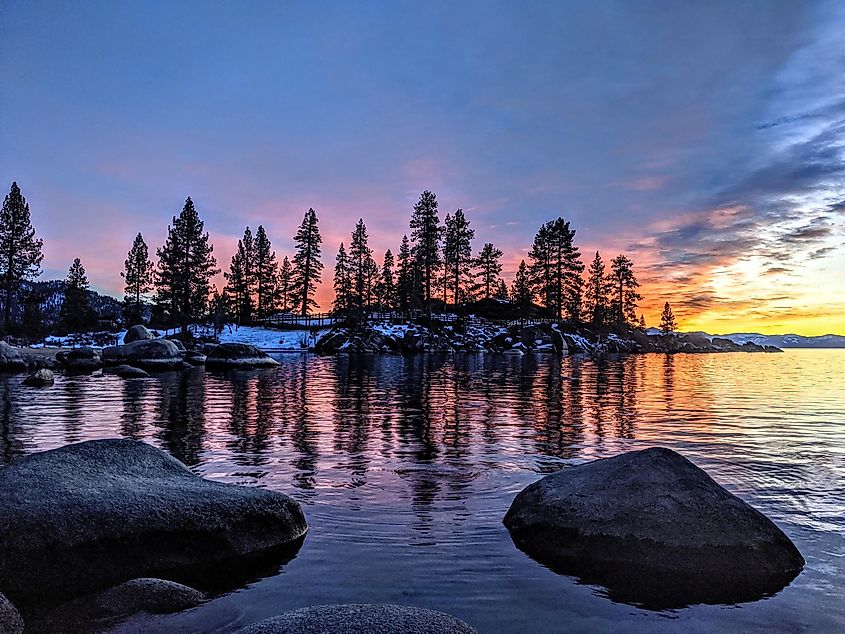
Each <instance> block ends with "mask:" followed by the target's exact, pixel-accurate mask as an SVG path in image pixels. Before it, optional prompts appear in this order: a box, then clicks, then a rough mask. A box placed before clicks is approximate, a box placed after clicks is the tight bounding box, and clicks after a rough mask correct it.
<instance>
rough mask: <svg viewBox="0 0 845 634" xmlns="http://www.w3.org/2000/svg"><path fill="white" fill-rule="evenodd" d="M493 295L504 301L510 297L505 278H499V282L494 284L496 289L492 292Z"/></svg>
mask: <svg viewBox="0 0 845 634" xmlns="http://www.w3.org/2000/svg"><path fill="white" fill-rule="evenodd" d="M493 297H494V298H495V299H501V300H504V301H507V300H508V299H510V296H509V295H508V285H507V284H505V280H503V279H501V278H499V283H498V285H497V286H496V290H495V292H494V293H493Z"/></svg>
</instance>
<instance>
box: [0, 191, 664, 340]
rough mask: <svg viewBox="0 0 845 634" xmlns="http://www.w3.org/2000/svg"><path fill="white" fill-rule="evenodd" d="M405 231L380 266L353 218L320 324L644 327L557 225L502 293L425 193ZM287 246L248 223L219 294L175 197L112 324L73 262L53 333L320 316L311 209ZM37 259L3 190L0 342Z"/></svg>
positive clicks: (204, 244) (14, 320)
mask: <svg viewBox="0 0 845 634" xmlns="http://www.w3.org/2000/svg"><path fill="white" fill-rule="evenodd" d="M408 229H409V231H408V232H407V233H406V234H405V235H403V236H402V237H401V239H399V240H398V241H397V242H398V248H397V250H396V253H395V254H394V252H393V250H391V249H388V250H387V251H386V252H385V253H384V254H383V255H382V257H381V258H380V260H381V262H380V263H379V262H377V261H376V257H375V254H374V253H373V249H372V248H371V247H370V246H369V233H368V229H367V226H366V224H365V221H364V219H363V218H361V219H359V220H358V221H357V223H356V224H355V226H354V229H353V230H352V233H351V235H350V239H349V240H348V241H343V242H341V243H340V244H339V245H338V247H337V251H336V256H335V258H334V272H333V276H332V280H331V284H332V288H333V290H334V300H333V302H332V306H331V312H332V314H334V315H339V316H343V317H344V318H345V319H346V320H348V321H349V322H350V323H354V322H356V321H362V320H364V321H365V320H366V317H367V315H369V314H371V313H374V312H379V313H384V312H390V313H392V314H396V315H400V316H401V315H412V314H413V315H420V314H424V315H427V316H429V317H430V316H431V315H433V314H439V313H455V314H462V313H463V314H466V313H467V312H468V311H471V310H472V309H473V307H474V306H477V305H478V304H479V303H483V302H487V303H488V304H489V302H490V301H491V300H495V301H498V302H500V303H502V304H507V305H508V306H509V310H508V314H510V315H512V316H514V317H517V318H523V317H542V318H551V319H555V320H559V321H560V322H561V323H562V324H563V325H566V326H568V327H571V328H589V329H592V330H594V331H608V332H609V331H619V330H620V329H631V328H634V329H643V328H645V320H644V318H643V316H642V315H641V314H640V315H638V313H637V309H638V306H639V302H640V301H641V300H642V295H641V294H640V293H639V291H638V289H639V283H638V281H637V277H636V274H635V271H634V263H633V261H632V260H631V259H630V258H629V257H627V256H626V255H625V254H619V255H617V256H616V257H614V258H612V259H611V260H610V262H609V263H605V260H604V259H603V257H602V255H601V254H600V253H599V252H596V253H595V255H594V257H593V258H592V260H591V261H590V264H589V266H587V265H586V264H585V261H584V259H583V256H582V253H581V250H580V248H579V247H578V245H577V243H576V240H575V236H576V229H575V228H574V227H572V226H571V225H570V223H569V222H568V221H567V220H565V219H564V218H562V217H558V218H556V219H553V220H549V221H548V222H545V223H544V224H542V225H541V226H540V227H539V229H538V230H537V232H536V234H535V236H534V240H533V242H532V244H531V246H530V249H529V251H528V257H527V259H523V260H522V261H521V262H520V264H519V266H518V269H517V271H516V274H515V276H514V278H513V280H512V281H511V283H510V285H508V284H507V283H506V281H505V279H504V278H503V277H502V263H501V260H502V257H503V255H504V254H503V252H502V250H501V249H499V248H497V247H496V245H495V244H493V243H492V242H484V243H483V244H482V246H481V247H480V248H477V249H475V248H474V241H475V238H476V231H475V229H474V228H473V227H472V222H471V220H470V219H469V218H468V217H467V215H466V214H465V213H464V211H463V210H462V209H457V210H455V211H454V212H448V213H446V215H445V217H444V218H443V220H442V221H441V218H440V210H439V206H438V202H437V197H436V195H435V194H434V193H433V192H431V191H428V190H426V191H424V192H423V193H422V194H421V195H420V198H419V200H418V202H417V203H416V204H415V205H414V207H413V210H412V212H411V216H410V221H409V223H408ZM293 241H294V252H293V253H292V254H291V255H290V256H289V255H287V254H277V252H276V251H275V250H274V249H273V245H272V242H271V239H270V237H269V236H268V234H267V232H266V230H265V228H264V227H263V226H262V225H259V226H258V227H257V229H256V231H255V233H254V234H253V232H252V229H251V227H249V226H247V227H246V228H245V229H244V233H243V236H242V238H241V239H239V240H238V243H237V248H236V250H235V254H234V255H233V257H232V259H231V262H230V263H229V266H228V268H227V270H226V271H225V272H223V277H224V280H225V285H224V286H223V287H222V288H218V287H217V286H216V285H215V284H214V283H213V278H214V277H215V276H216V275H217V274H219V273H220V272H221V269H220V267H219V264H218V261H217V259H216V257H215V256H214V245H213V244H211V241H210V238H209V234H208V232H207V231H206V230H205V225H204V222H203V220H202V218H201V217H200V214H199V212H198V211H197V209H196V207H195V205H194V202H193V200H192V199H191V198H190V197H188V198H187V199H186V200H185V203H184V205H183V207H182V210H181V212H180V213H179V214H178V215H177V216H173V217H172V219H171V222H170V224H169V225H168V228H167V237H166V240H165V242H164V244H163V245H161V246H160V247H158V248H156V249H155V252H154V254H152V255H151V252H150V247H149V246H148V245H147V243H146V241H145V240H144V237H143V235H142V234H141V233H138V234H137V235H136V237H135V239H134V241H133V244H132V245H131V248H130V249H129V251H128V254H127V257H126V260H125V261H124V263H123V270H122V271H121V272H120V275H121V277H122V279H123V283H124V297H123V301H122V302H121V309H122V310H121V313H122V315H120V316H114V315H109V316H106V315H103V314H102V313H103V311H100V310H97V307H95V306H92V305H91V301H90V293H89V283H88V279H87V275H86V272H85V267H84V265H83V263H82V262H81V260H80V259H79V258H76V259H75V260H74V261H73V262H72V263H71V265H70V268H69V270H68V275H67V279H66V280H65V283H64V297H63V301H62V305H61V310H60V314H59V318H58V320H57V323H55V324H52V325H53V326H55V327H56V328H57V329H58V331H59V332H83V331H86V330H92V329H95V328H97V327H98V325H101V323H100V322H102V321H103V319H104V318H110V319H112V320H117V321H120V322H122V324H129V325H131V324H133V323H148V324H150V325H152V326H154V327H160V328H174V327H175V328H179V329H181V331H182V332H183V333H188V331H189V325H190V324H193V323H214V324H218V325H220V324H225V323H236V324H240V325H251V324H255V323H261V322H262V320H265V319H267V318H268V317H271V316H273V315H276V314H279V313H283V314H296V315H301V316H308V315H310V314H312V313H313V312H314V311H316V310H317V309H319V308H320V307H319V306H318V304H317V302H316V300H315V296H316V293H317V290H318V287H319V286H320V285H321V284H323V282H324V279H323V277H324V274H323V271H324V266H325V264H324V261H323V260H324V255H323V239H322V235H321V232H320V228H319V220H318V217H317V213H316V211H315V210H314V209H313V208H312V209H309V210H308V211H307V212H305V215H304V217H303V220H302V222H301V224H300V226H299V228H298V230H297V232H296V234H295V235H294V238H293ZM153 257H154V258H155V261H154V260H153ZM42 259H43V241H42V239H41V238H38V237H37V235H36V231H35V228H34V227H33V226H32V223H31V219H30V211H29V205H28V204H27V202H26V199H25V198H24V196H23V194H22V193H21V190H20V188H19V187H18V185H17V183H12V186H11V190H10V192H9V194H8V195H7V196H6V198H5V200H4V203H3V210H2V228H0V285H2V288H0V291H2V293H0V301H2V304H3V313H2V315H3V323H2V331H3V333H5V334H15V335H27V334H30V333H37V332H42V331H43V329H44V327H45V325H46V324H45V323H44V308H45V307H44V306H43V298H42V297H39V295H38V291H37V290H34V289H37V285H36V284H33V282H34V280H36V279H37V278H38V277H39V276H40V275H41V267H40V265H41V261H42ZM326 282H328V281H327V280H326ZM661 321H662V323H661V327H662V329H663V330H664V332H670V331H674V330H676V329H677V323H676V320H675V318H674V315H673V314H672V311H671V307H670V306H669V305H668V303H667V304H666V306H665V307H664V312H663V315H662V320H661Z"/></svg>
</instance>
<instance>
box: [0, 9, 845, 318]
mask: <svg viewBox="0 0 845 634" xmlns="http://www.w3.org/2000/svg"><path fill="white" fill-rule="evenodd" d="M843 32H845V5H842V4H841V3H835V2H831V3H824V2H821V3H814V2H808V1H793V2H774V1H771V2H762V1H759V2H707V3H689V2H639V1H638V2H519V3H517V2H460V3H456V2H424V3H423V2H418V3H403V2H362V3H346V2H307V3H305V2H303V3H282V2H196V3H193V2H181V1H180V2H161V3H156V2H137V3H133V2H85V3H67V2H55V3H53V2H38V1H29V2H19V1H17V0H0V73H2V77H3V89H2V91H0V141H2V143H0V175H2V178H3V180H4V181H5V182H6V184H5V185H3V186H4V187H8V185H9V184H10V183H11V181H12V180H16V181H17V182H18V183H19V185H20V186H21V188H22V189H23V192H24V194H25V195H26V196H27V199H28V201H29V202H30V206H31V208H32V214H33V219H34V222H35V223H36V226H37V228H38V231H39V233H40V235H42V236H43V237H44V238H45V250H46V253H47V257H46V259H45V269H46V273H47V275H49V276H51V277H58V276H63V275H64V272H65V271H66V269H67V266H68V265H69V264H70V261H71V260H72V258H73V257H77V256H79V257H81V258H82V260H83V263H85V264H86V266H87V268H88V270H89V274H90V275H89V276H90V278H91V281H92V283H93V284H94V285H95V286H96V287H98V288H100V289H104V290H108V291H111V292H118V291H119V290H120V277H119V275H118V273H119V271H120V267H121V264H122V261H123V258H124V257H125V253H126V250H127V249H128V248H129V246H131V241H132V237H133V236H134V234H135V233H136V232H137V231H142V232H143V233H144V235H145V237H146V238H147V240H148V242H149V243H150V244H151V245H152V246H156V245H158V244H160V243H161V242H162V241H163V238H164V233H165V229H166V225H167V222H168V220H169V218H170V217H171V216H172V215H174V214H176V213H178V211H179V209H180V208H181V204H182V202H183V201H184V198H185V197H186V196H187V195H190V196H191V197H192V198H193V199H194V201H195V202H196V204H197V207H198V209H199V211H200V213H201V214H202V215H203V217H204V218H205V219H206V223H207V228H208V229H209V230H210V231H211V233H212V236H213V237H214V241H215V246H216V253H217V254H218V258H219V260H220V263H221V265H223V266H224V268H225V266H227V265H228V260H229V257H230V256H231V253H232V251H233V248H234V244H235V242H236V237H237V236H238V235H239V234H240V233H241V232H242V231H243V227H244V225H246V224H250V225H252V226H253V228H254V227H255V225H257V224H259V223H263V224H264V225H265V227H266V228H267V229H268V232H269V234H270V237H271V239H273V240H274V244H275V246H276V248H277V250H278V251H280V252H289V251H290V246H291V245H290V238H291V236H292V235H293V232H294V230H295V227H296V225H297V224H298V223H299V221H300V220H301V217H302V214H303V212H304V211H305V210H306V209H307V208H308V207H314V208H315V209H316V210H317V212H318V215H319V217H320V220H321V225H322V229H323V233H324V238H325V257H324V260H325V261H326V262H327V263H331V262H332V261H333V259H334V253H335V250H336V247H337V243H338V242H339V241H340V240H342V239H346V236H347V235H348V233H349V232H350V231H351V230H352V228H353V225H354V222H355V220H356V219H357V218H358V217H363V218H364V219H365V221H366V222H367V224H368V227H369V229H370V233H371V235H372V236H373V238H372V239H373V244H374V246H375V248H376V250H377V252H378V253H381V252H383V250H384V249H386V248H388V247H390V248H393V249H394V250H395V247H396V245H397V244H398V242H399V239H400V238H401V235H402V233H403V232H405V231H407V229H406V226H407V220H408V216H409V214H410V210H411V206H412V205H413V203H414V201H415V200H416V198H417V197H418V196H419V193H420V192H421V191H422V190H423V189H432V190H433V191H435V192H436V193H437V195H438V199H439V200H440V204H441V210H442V214H444V215H445V213H446V212H447V211H454V209H455V208H458V207H462V208H463V209H464V210H465V212H466V213H467V215H468V216H469V217H470V219H471V220H472V222H473V225H474V226H475V228H476V231H477V242H478V245H477V248H478V247H480V246H481V244H482V243H483V242H484V241H493V242H495V243H497V244H498V245H499V246H501V247H502V248H503V249H504V250H505V252H506V259H507V263H506V272H508V273H510V272H512V271H513V270H514V268H515V266H516V264H518V262H519V259H520V258H522V257H525V252H526V250H527V248H528V247H529V245H530V241H531V238H532V236H533V234H534V232H535V231H536V229H537V227H538V226H539V224H541V223H542V222H543V221H545V220H547V219H550V218H553V217H557V216H558V215H562V216H564V217H565V218H567V219H569V220H571V221H572V223H573V225H574V226H575V227H576V229H577V230H578V240H579V242H580V244H581V245H582V248H583V250H584V251H585V252H590V251H592V250H595V249H601V250H602V252H603V253H605V254H606V255H607V256H612V255H615V254H616V253H618V252H626V253H629V254H630V255H631V256H632V257H633V258H634V260H635V262H637V263H638V265H639V269H640V275H641V278H642V279H643V281H644V282H645V290H646V295H647V302H646V305H645V310H646V316H647V319H649V320H650V321H652V322H653V321H654V320H655V319H656V314H657V312H658V310H659V307H660V306H662V303H663V302H664V301H671V302H672V303H673V306H675V307H676V312H678V313H679V314H680V315H681V317H682V321H685V322H686V325H691V326H696V327H697V326H700V327H707V328H709V329H711V330H721V331H726V330H738V329H752V328H754V329H757V330H769V331H772V330H784V329H792V330H799V331H803V332H808V333H809V332H816V331H821V330H827V329H835V328H836V327H838V328H839V330H845V317H843V315H845V282H844V281H842V279H840V278H845V275H841V272H842V271H845V257H844V256H843V241H845V235H843V213H844V212H843V209H845V164H844V163H843V151H844V150H843V148H845V136H844V135H845V72H843V71H845V38H842V37H841V33H843ZM328 268H330V267H328ZM327 277H328V276H327ZM326 281H329V280H326ZM820 283H821V284H822V287H823V292H819V284H820ZM652 314H654V317H652ZM837 318H838V319H839V321H836V319H837ZM832 320H833V321H832Z"/></svg>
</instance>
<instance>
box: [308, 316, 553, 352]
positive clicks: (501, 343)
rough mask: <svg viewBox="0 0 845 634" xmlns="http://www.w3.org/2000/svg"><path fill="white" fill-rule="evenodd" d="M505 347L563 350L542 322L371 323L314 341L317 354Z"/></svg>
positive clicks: (345, 329)
mask: <svg viewBox="0 0 845 634" xmlns="http://www.w3.org/2000/svg"><path fill="white" fill-rule="evenodd" d="M508 350H520V351H527V350H540V351H549V352H552V351H558V352H565V351H566V350H567V342H566V340H565V339H564V337H563V335H562V334H561V333H560V331H558V330H557V329H556V328H553V327H551V326H550V325H544V326H514V327H511V328H504V327H501V326H495V325H488V324H485V325H476V324H473V325H461V324H460V323H457V324H454V325H448V324H446V325H443V324H440V323H437V322H435V323H432V324H431V325H429V326H424V325H422V324H414V323H412V324H403V325H397V326H393V325H389V324H374V325H371V326H367V327H364V328H356V329H350V328H335V329H332V330H331V331H329V332H328V333H326V334H325V335H323V336H322V337H321V338H320V339H319V340H318V341H317V344H316V345H315V348H314V351H315V352H317V353H319V354H336V353H338V352H396V353H401V354H410V353H416V352H506V351H508Z"/></svg>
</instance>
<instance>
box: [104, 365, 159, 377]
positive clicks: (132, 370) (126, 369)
mask: <svg viewBox="0 0 845 634" xmlns="http://www.w3.org/2000/svg"><path fill="white" fill-rule="evenodd" d="M112 372H113V373H114V374H116V375H117V376H119V377H120V378H121V379H145V378H148V377H149V376H150V375H149V374H147V372H146V371H144V370H142V369H141V368H136V367H134V366H131V365H119V366H117V367H116V368H114V369H113V370H112Z"/></svg>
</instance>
